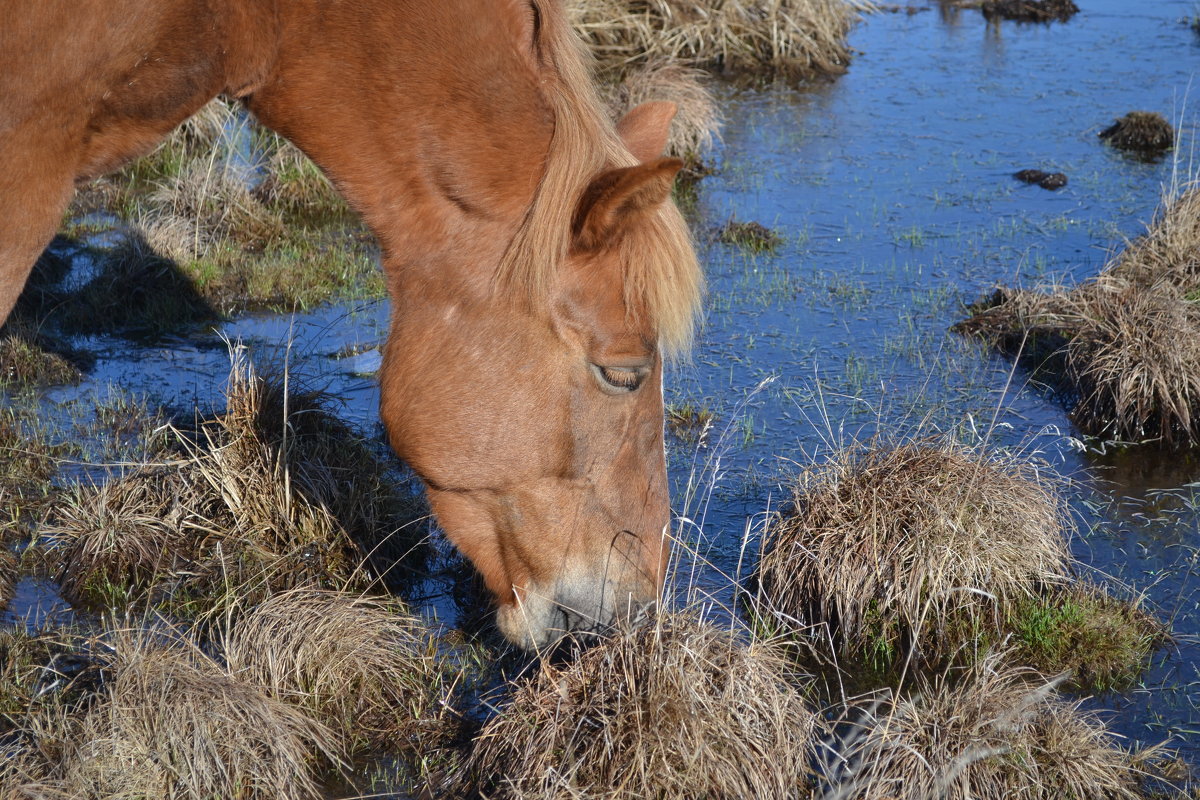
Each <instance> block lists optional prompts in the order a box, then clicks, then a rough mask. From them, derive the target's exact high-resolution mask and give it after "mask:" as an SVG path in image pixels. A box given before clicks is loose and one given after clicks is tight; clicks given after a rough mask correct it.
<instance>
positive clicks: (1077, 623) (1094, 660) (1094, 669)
mask: <svg viewBox="0 0 1200 800" xmlns="http://www.w3.org/2000/svg"><path fill="white" fill-rule="evenodd" d="M1010 614H1011V616H1010V618H1009V619H1008V620H1007V621H1006V624H1005V627H1006V629H1007V630H1010V631H1012V636H1011V638H1010V639H1009V644H1010V645H1011V646H1012V648H1013V657H1014V658H1015V659H1016V660H1017V661H1018V662H1020V663H1022V664H1030V665H1032V666H1034V667H1035V668H1036V669H1037V670H1038V671H1040V672H1042V673H1043V674H1048V675H1056V674H1062V673H1068V674H1069V675H1070V679H1069V680H1070V683H1072V684H1074V685H1076V686H1082V687H1087V688H1089V689H1102V690H1106V689H1114V688H1120V687H1124V686H1127V685H1129V684H1130V683H1131V682H1132V681H1133V680H1134V679H1135V678H1136V677H1137V676H1138V675H1139V674H1140V673H1141V671H1142V668H1143V666H1144V665H1145V663H1146V660H1147V659H1148V658H1149V656H1150V654H1151V652H1152V651H1153V650H1154V649H1155V648H1156V647H1158V646H1159V645H1161V644H1163V643H1165V642H1166V641H1167V640H1168V639H1169V633H1168V631H1167V629H1166V628H1165V627H1164V625H1163V623H1162V622H1160V621H1159V620H1158V619H1157V618H1156V617H1154V616H1153V615H1152V614H1150V613H1149V612H1148V611H1146V609H1144V608H1143V607H1142V606H1141V605H1140V603H1138V602H1126V601H1123V600H1120V599H1118V598H1115V597H1113V596H1111V595H1109V594H1108V593H1107V592H1105V591H1104V590H1103V589H1101V588H1100V587H1097V586H1090V585H1087V584H1082V583H1081V584H1078V585H1073V586H1069V587H1063V588H1059V589H1057V590H1055V591H1051V592H1047V593H1043V594H1042V595H1041V596H1037V597H1031V598H1027V599H1025V600H1023V601H1021V602H1018V603H1017V604H1016V605H1015V607H1014V608H1013V609H1012V611H1011V612H1010Z"/></svg>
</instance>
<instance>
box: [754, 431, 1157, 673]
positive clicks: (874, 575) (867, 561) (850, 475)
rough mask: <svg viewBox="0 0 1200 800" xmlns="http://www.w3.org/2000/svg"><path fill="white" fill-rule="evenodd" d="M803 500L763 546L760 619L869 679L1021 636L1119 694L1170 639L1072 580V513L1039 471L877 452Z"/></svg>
mask: <svg viewBox="0 0 1200 800" xmlns="http://www.w3.org/2000/svg"><path fill="white" fill-rule="evenodd" d="M794 491H795V493H794V497H793V504H792V507H791V508H790V509H789V510H788V511H785V512H784V513H783V514H780V515H778V516H777V517H776V518H775V519H774V520H773V521H772V522H771V524H770V525H769V527H768V529H767V531H766V533H765V535H764V540H763V554H762V559H761V562H760V564H759V567H758V571H757V573H756V576H757V581H758V596H757V598H756V599H755V600H754V601H753V602H752V611H753V613H754V614H755V615H756V616H757V618H758V621H759V623H760V624H762V625H765V626H767V627H768V628H769V629H772V630H775V631H779V632H785V631H786V632H790V633H791V634H793V635H799V636H803V637H805V638H814V639H815V640H817V641H825V640H828V641H831V642H832V643H833V646H834V650H835V652H836V654H837V656H840V657H848V658H850V659H851V660H852V661H855V662H865V666H866V667H867V668H868V669H870V670H875V671H882V672H885V673H886V672H890V671H892V670H895V669H898V668H899V669H903V668H905V667H906V666H907V665H909V664H914V665H916V666H922V667H930V666H933V667H936V666H938V665H942V664H952V663H963V662H965V663H973V662H975V661H977V660H979V659H980V658H981V657H983V656H985V655H986V653H987V651H989V650H990V649H992V648H995V647H999V646H1003V645H1004V644H1005V642H1006V641H1007V640H1008V639H1010V638H1015V640H1016V641H1017V642H1018V647H1017V654H1018V655H1019V656H1020V657H1021V658H1022V659H1023V663H1026V664H1030V665H1032V666H1035V667H1037V668H1039V669H1041V670H1043V671H1046V672H1050V673H1054V672H1058V671H1061V670H1066V669H1070V670H1073V671H1074V672H1075V677H1076V680H1077V681H1079V682H1080V683H1081V684H1086V685H1089V686H1093V687H1096V686H1099V687H1108V686H1111V685H1114V684H1117V683H1120V682H1121V681H1122V680H1125V679H1127V678H1128V677H1130V676H1132V675H1136V674H1137V672H1138V671H1139V670H1140V669H1141V667H1142V665H1143V664H1144V662H1145V659H1146V656H1147V655H1148V654H1149V652H1150V651H1151V650H1152V649H1153V647H1154V646H1155V645H1156V644H1158V643H1159V642H1161V641H1162V640H1163V639H1164V638H1165V632H1164V629H1163V627H1162V625H1161V624H1159V623H1157V622H1155V621H1154V620H1153V618H1152V617H1150V615H1149V614H1147V613H1145V612H1144V611H1141V610H1140V609H1139V608H1138V607H1137V605H1136V604H1134V605H1129V604H1123V603H1119V602H1118V601H1116V600H1114V599H1113V598H1111V597H1109V596H1108V595H1106V594H1105V593H1104V592H1103V591H1102V590H1101V589H1099V588H1096V587H1090V588H1089V587H1087V586H1085V585H1084V584H1081V583H1079V582H1078V581H1077V579H1076V578H1075V577H1074V575H1073V570H1072V565H1073V561H1072V559H1071V556H1070V548H1069V532H1070V525H1069V522H1068V520H1069V516H1068V515H1067V510H1066V508H1065V505H1064V502H1063V501H1062V499H1061V498H1060V497H1059V496H1058V495H1057V493H1056V492H1054V491H1053V490H1052V489H1051V488H1050V487H1049V486H1048V485H1047V483H1046V481H1045V479H1044V478H1042V477H1041V476H1040V474H1039V472H1038V470H1037V469H1036V467H1035V466H1034V465H1032V464H1029V463H1026V462H1023V461H1019V460H1017V459H1013V458H1010V457H1006V456H1002V455H1000V454H996V453H988V452H986V451H984V450H980V449H977V448H970V447H967V446H965V445H963V444H961V443H958V442H956V441H954V440H951V439H930V440H924V441H919V442H916V443H907V444H901V445H895V446H889V445H884V444H880V443H878V442H872V443H867V444H863V445H856V446H851V447H849V448H846V449H844V450H841V451H839V452H836V453H835V454H833V455H832V457H831V458H830V459H829V461H828V463H826V464H825V465H823V466H821V467H818V468H816V469H814V470H813V471H811V472H809V473H806V474H804V475H802V476H801V477H800V479H799V480H798V482H797V484H796V487H795V490H794Z"/></svg>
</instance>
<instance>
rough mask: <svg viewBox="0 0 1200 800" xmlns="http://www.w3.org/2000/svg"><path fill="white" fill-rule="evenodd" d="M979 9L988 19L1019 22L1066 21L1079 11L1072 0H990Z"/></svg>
mask: <svg viewBox="0 0 1200 800" xmlns="http://www.w3.org/2000/svg"><path fill="white" fill-rule="evenodd" d="M979 10H980V11H982V12H983V16H984V17H985V18H986V19H1011V20H1015V21H1017V22H1054V21H1058V22H1066V21H1067V20H1069V19H1070V18H1071V17H1073V16H1075V15H1076V14H1078V13H1079V6H1077V5H1075V3H1074V2H1073V1H1072V0H989V2H985V3H983V4H982V5H981V6H980V7H979Z"/></svg>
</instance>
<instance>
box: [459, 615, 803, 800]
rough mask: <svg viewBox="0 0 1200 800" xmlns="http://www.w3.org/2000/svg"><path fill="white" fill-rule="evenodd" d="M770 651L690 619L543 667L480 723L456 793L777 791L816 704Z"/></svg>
mask: <svg viewBox="0 0 1200 800" xmlns="http://www.w3.org/2000/svg"><path fill="white" fill-rule="evenodd" d="M789 674H790V673H789V667H788V666H787V664H786V663H785V661H784V660H783V659H782V658H781V656H780V654H779V651H777V650H775V649H774V648H773V647H772V646H771V645H769V644H766V643H763V642H758V641H751V642H747V641H746V639H744V638H743V637H741V636H739V635H738V634H737V633H736V632H733V631H731V630H730V629H728V628H720V627H716V626H715V625H713V624H712V623H710V622H703V621H701V620H700V619H699V618H698V617H696V616H693V615H691V614H687V613H666V614H663V615H660V616H659V617H658V619H657V620H656V621H654V622H652V623H649V624H647V625H645V626H643V627H642V628H640V629H637V630H625V631H621V632H618V633H616V634H615V635H614V636H613V637H612V638H610V639H607V640H605V641H603V642H601V643H599V644H597V645H596V646H594V647H592V648H591V649H589V650H587V651H586V652H584V653H583V654H582V655H580V656H579V657H578V658H577V659H576V660H574V661H571V662H569V663H566V664H562V665H557V664H553V663H550V662H549V661H544V662H543V663H541V664H540V665H539V666H538V667H537V670H536V672H535V674H533V675H531V676H529V677H528V678H526V679H523V680H520V681H519V683H518V684H517V686H516V687H515V689H514V692H513V697H512V700H511V702H510V703H509V705H508V706H507V707H506V708H505V709H504V710H503V711H501V712H500V714H499V715H498V716H496V717H495V718H494V719H492V720H491V721H490V722H488V723H487V724H486V725H485V726H484V728H483V730H482V731H481V732H480V734H479V735H478V737H477V738H476V739H475V742H474V745H473V749H472V751H471V753H470V754H469V756H468V757H467V759H466V761H465V766H464V767H463V768H462V770H461V772H460V774H459V775H458V776H457V777H458V785H456V786H454V787H453V788H452V789H451V790H450V791H451V792H456V791H457V792H462V791H464V790H465V789H469V790H470V794H469V795H468V796H477V795H478V796H485V797H489V798H576V797H589V798H614V799H615V798H639V800H640V798H646V797H671V798H683V799H686V798H733V797H761V798H786V797H796V796H804V795H805V793H806V787H807V786H808V783H809V781H810V778H811V775H810V769H809V764H810V761H811V758H812V754H811V750H810V747H811V745H812V743H813V741H814V737H813V732H814V730H815V727H816V725H817V723H818V719H817V716H816V714H815V713H814V711H813V710H812V709H811V708H810V707H809V705H808V703H807V702H806V701H805V700H804V699H803V698H802V697H801V695H800V694H799V693H798V692H797V691H796V690H795V689H793V688H792V687H791V686H790V685H789V684H788V679H789Z"/></svg>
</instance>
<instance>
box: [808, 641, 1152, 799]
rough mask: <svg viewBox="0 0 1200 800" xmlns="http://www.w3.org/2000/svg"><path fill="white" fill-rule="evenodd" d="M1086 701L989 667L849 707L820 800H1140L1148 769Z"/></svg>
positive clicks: (995, 663)
mask: <svg viewBox="0 0 1200 800" xmlns="http://www.w3.org/2000/svg"><path fill="white" fill-rule="evenodd" d="M1081 702H1082V701H1070V700H1067V699H1065V698H1063V697H1062V696H1060V695H1059V694H1058V692H1057V691H1056V689H1055V686H1054V684H1053V683H1051V684H1047V683H1045V682H1044V681H1043V680H1041V679H1040V678H1039V677H1038V676H1037V675H1036V674H1032V673H1029V672H1025V671H1022V670H1019V669H1013V668H1011V667H1004V666H1002V659H1001V658H1000V657H999V656H996V657H993V658H989V659H986V660H984V661H982V662H980V663H979V664H977V665H976V666H975V667H973V668H972V669H971V670H969V671H968V672H967V673H966V674H965V675H957V674H952V675H946V674H943V675H941V676H939V677H937V678H934V679H931V680H930V679H923V680H922V681H921V683H920V685H918V686H917V687H915V691H913V692H912V693H911V694H909V695H908V696H904V697H898V698H895V699H892V700H890V701H889V700H886V699H885V700H883V701H877V702H875V703H864V704H861V705H859V706H857V707H852V708H850V709H849V710H848V711H847V712H846V714H845V717H844V719H843V720H841V721H840V722H839V723H838V725H837V726H836V727H835V730H838V736H836V737H833V738H831V739H830V741H829V742H828V748H827V749H823V751H822V757H821V761H822V762H824V768H823V769H820V770H819V772H820V773H821V774H822V775H823V776H824V780H825V783H824V785H823V786H822V787H821V790H820V791H819V792H818V793H817V795H816V796H817V797H818V798H820V800H877V799H878V798H890V799H891V800H927V799H928V798H935V797H936V798H941V799H942V800H993V799H994V800H1001V798H1003V799H1004V800H1059V799H1060V798H1089V800H1135V798H1141V797H1143V796H1144V795H1143V794H1142V793H1141V792H1140V791H1139V790H1138V786H1139V779H1140V777H1141V774H1142V773H1141V770H1140V765H1141V764H1142V763H1144V762H1145V761H1146V760H1147V759H1150V758H1152V757H1153V755H1154V754H1153V753H1152V752H1144V753H1137V754H1131V753H1130V752H1128V751H1126V750H1124V749H1123V748H1121V747H1120V746H1119V745H1118V744H1117V741H1116V737H1115V736H1114V735H1112V734H1111V733H1109V732H1108V731H1107V729H1106V728H1105V726H1104V724H1103V723H1102V722H1101V721H1100V720H1099V719H1098V718H1097V717H1096V716H1095V715H1094V714H1090V713H1087V712H1084V711H1082V710H1080V708H1079V706H1080V703H1081Z"/></svg>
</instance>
